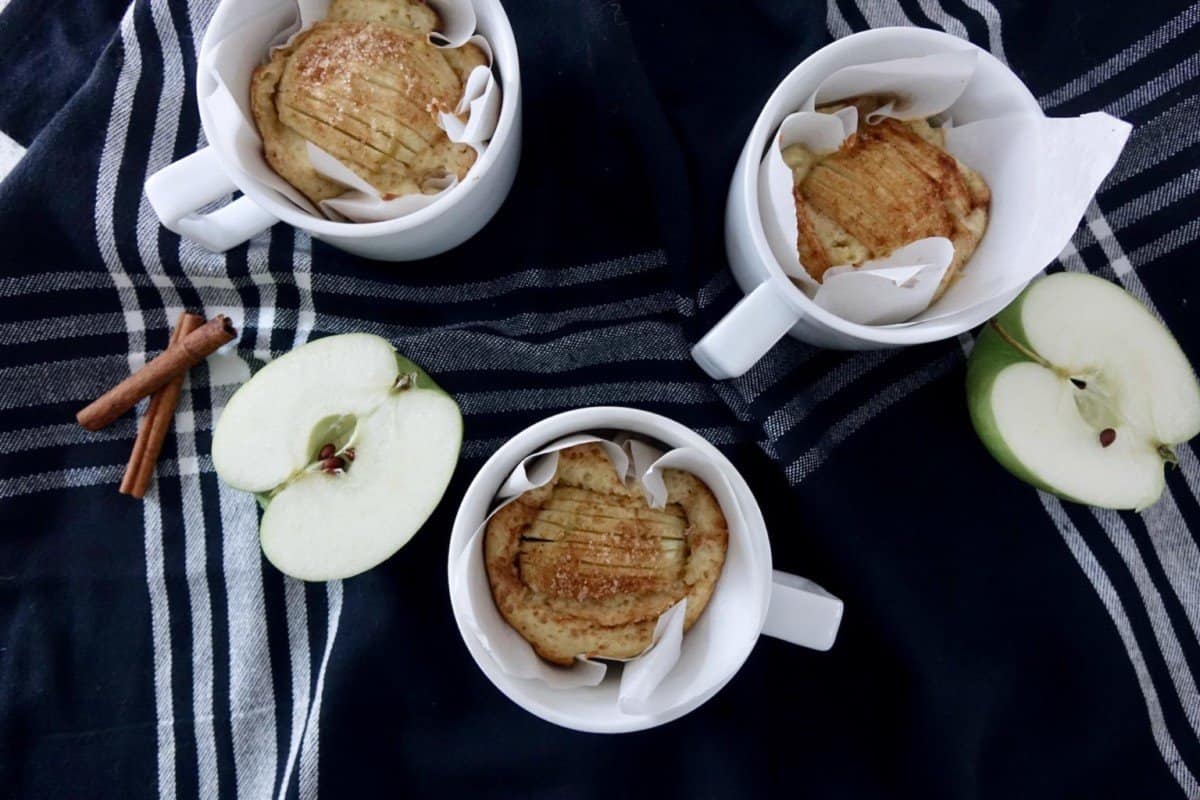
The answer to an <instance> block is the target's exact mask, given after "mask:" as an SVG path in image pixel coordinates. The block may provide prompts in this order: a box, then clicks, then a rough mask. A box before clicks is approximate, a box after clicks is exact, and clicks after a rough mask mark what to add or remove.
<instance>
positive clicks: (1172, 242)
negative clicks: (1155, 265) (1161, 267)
mask: <svg viewBox="0 0 1200 800" xmlns="http://www.w3.org/2000/svg"><path fill="white" fill-rule="evenodd" d="M1197 238H1200V217H1196V218H1193V219H1191V220H1189V221H1188V222H1187V223H1186V224H1185V225H1183V226H1182V227H1179V228H1176V229H1175V230H1173V231H1171V232H1170V233H1164V234H1163V235H1162V236H1159V237H1158V238H1157V239H1155V240H1154V241H1152V242H1149V243H1147V244H1144V245H1142V246H1141V247H1139V248H1138V249H1136V250H1133V251H1132V252H1130V253H1129V262H1130V263H1131V264H1133V265H1135V266H1139V267H1140V266H1142V265H1143V264H1149V263H1150V262H1152V261H1155V260H1156V259H1159V258H1162V257H1163V256H1165V255H1167V254H1169V253H1173V252H1174V251H1176V250H1178V249H1179V248H1181V247H1186V246H1187V245H1189V244H1191V243H1192V242H1194V241H1196V239H1197Z"/></svg>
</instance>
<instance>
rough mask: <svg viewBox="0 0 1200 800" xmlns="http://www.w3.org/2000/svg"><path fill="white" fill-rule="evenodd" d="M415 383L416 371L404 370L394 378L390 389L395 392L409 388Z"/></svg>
mask: <svg viewBox="0 0 1200 800" xmlns="http://www.w3.org/2000/svg"><path fill="white" fill-rule="evenodd" d="M416 385H417V373H415V372H406V373H404V374H403V375H401V376H400V377H398V378H396V382H395V383H394V384H392V389H394V390H395V391H397V392H402V391H404V390H405V389H411V388H412V387H414V386H416Z"/></svg>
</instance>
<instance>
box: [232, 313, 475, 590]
mask: <svg viewBox="0 0 1200 800" xmlns="http://www.w3.org/2000/svg"><path fill="white" fill-rule="evenodd" d="M461 444H462V414H461V413H460V412H459V409H458V405H457V404H456V403H455V402H454V400H453V399H452V398H451V397H450V395H448V394H446V393H445V392H444V391H442V389H441V388H439V387H438V385H437V384H436V383H434V382H433V380H431V379H430V377H429V376H428V375H427V374H425V372H424V371H423V370H422V369H421V368H420V367H418V366H417V365H416V364H413V363H412V362H411V361H409V360H408V359H406V358H404V357H403V356H400V355H399V354H398V353H397V352H396V351H395V349H394V348H393V347H392V345H391V344H390V343H389V342H388V341H387V340H386V339H383V338H380V337H378V336H374V335H371V334H365V333H350V334H343V335H340V336H329V337H326V338H323V339H317V340H315V341H313V342H310V343H308V344H305V345H303V346H301V347H298V348H296V349H295V350H293V351H291V352H290V353H288V354H286V355H284V356H281V357H280V358H278V359H276V360H274V361H272V362H271V363H269V364H267V366H265V367H263V368H262V369H261V370H259V371H258V373H257V374H255V375H254V377H252V378H251V379H250V380H249V381H247V382H246V384H245V385H244V386H242V387H241V388H240V389H238V391H237V392H235V393H234V395H233V397H232V398H230V400H229V403H228V404H227V405H226V406H225V410H224V411H223V412H222V413H221V416H220V418H219V419H218V421H217V426H216V430H214V431H213V446H212V458H213V466H214V467H215V468H216V471H217V475H218V476H219V477H220V478H221V480H223V481H224V482H225V483H227V484H229V485H230V486H233V487H235V488H237V489H242V490H244V491H247V492H253V493H254V494H256V495H257V496H258V498H259V501H260V503H261V504H262V505H263V509H264V510H263V515H262V522H261V525H260V529H259V535H260V539H261V542H262V548H263V553H264V554H265V555H266V557H267V559H268V560H269V561H270V562H271V563H272V564H274V565H275V566H276V567H277V568H278V569H279V570H280V571H281V572H284V573H286V574H288V575H291V576H293V577H296V578H300V579H302V580H309V581H326V580H334V579H337V578H346V577H349V576H351V575H356V574H358V573H360V572H363V571H365V570H368V569H370V568H371V567H374V566H375V565H376V564H379V563H380V562H382V561H383V560H384V559H386V558H388V557H389V556H391V555H392V554H393V553H395V552H396V551H397V550H398V549H400V548H401V547H402V546H403V545H404V544H405V543H406V542H408V540H409V539H410V538H412V536H413V534H415V533H416V532H417V530H418V529H419V528H420V527H421V525H422V524H424V522H425V520H426V519H427V518H428V517H429V515H430V514H431V513H433V510H434V508H435V507H436V506H437V504H438V502H439V501H440V500H441V497H442V495H443V494H444V493H445V491H446V487H447V485H448V484H449V483H450V478H451V476H452V475H453V473H454V467H455V465H456V464H457V462H458V452H459V448H460V446H461Z"/></svg>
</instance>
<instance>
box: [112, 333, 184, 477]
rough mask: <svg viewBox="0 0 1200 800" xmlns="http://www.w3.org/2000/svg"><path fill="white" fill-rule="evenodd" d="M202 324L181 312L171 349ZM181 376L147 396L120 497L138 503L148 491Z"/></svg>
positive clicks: (175, 401) (169, 421)
mask: <svg viewBox="0 0 1200 800" xmlns="http://www.w3.org/2000/svg"><path fill="white" fill-rule="evenodd" d="M203 324H204V317H202V316H200V315H199V314H189V313H188V312H186V311H185V312H184V313H183V314H181V315H180V317H179V321H178V322H177V323H175V330H174V331H172V332H171V343H170V345H168V347H174V346H176V345H177V344H179V342H180V341H182V340H183V337H185V336H187V335H188V334H189V333H191V332H192V331H194V330H196V329H197V328H199V327H200V326H201V325H203ZM183 378H184V376H183V375H182V374H180V375H178V376H177V377H175V379H174V380H172V381H171V382H170V383H168V384H167V385H166V386H164V387H163V388H161V389H159V390H158V391H157V392H155V393H154V394H153V395H152V396H151V397H150V403H149V405H147V406H146V413H145V414H144V415H143V416H142V424H141V426H140V427H139V428H138V434H137V439H136V440H134V443H133V452H132V453H130V455H129V463H127V464H126V465H125V475H124V477H122V479H121V494H128V495H133V496H134V497H136V498H138V499H139V500H140V499H141V498H142V497H144V496H145V494H146V490H147V489H149V488H150V478H151V477H152V476H153V475H154V466H155V465H156V464H157V463H158V454H159V453H161V452H162V447H163V442H164V441H165V440H166V438H167V430H168V429H169V428H170V427H171V420H172V419H173V418H174V417H175V406H176V405H178V404H179V393H180V392H181V391H182V389H183Z"/></svg>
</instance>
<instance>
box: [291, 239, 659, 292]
mask: <svg viewBox="0 0 1200 800" xmlns="http://www.w3.org/2000/svg"><path fill="white" fill-rule="evenodd" d="M302 240H303V242H307V241H308V235H307V234H301V233H299V232H297V241H296V245H297V249H298V250H299V249H301V243H302ZM666 263H667V261H666V253H665V252H664V251H662V250H650V251H647V252H644V253H636V254H634V255H631V256H622V257H621V258H614V259H610V260H608V261H598V262H596V263H593V264H581V265H577V266H572V267H562V268H557V269H556V268H549V267H531V268H529V269H523V270H520V271H518V272H513V273H510V274H508V275H505V276H504V277H502V278H493V279H490V280H486V281H475V282H470V283H463V284H446V285H442V286H406V285H402V284H397V283H393V282H389V281H374V280H367V279H364V278H349V277H345V276H341V275H326V274H319V275H316V276H314V281H315V283H314V289H315V290H316V291H318V292H328V293H331V294H341V295H352V296H361V297H378V298H383V299H387V300H403V301H411V302H414V303H455V302H464V301H468V300H495V299H497V298H499V297H503V296H504V295H506V294H511V293H513V292H516V291H520V290H521V289H539V290H542V291H552V290H554V289H558V288H561V287H564V286H581V285H587V284H591V283H601V282H603V281H609V280H614V279H617V278H623V277H628V276H631V275H640V274H643V273H646V272H652V271H653V270H655V269H658V268H660V267H662V266H665V265H666Z"/></svg>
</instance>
